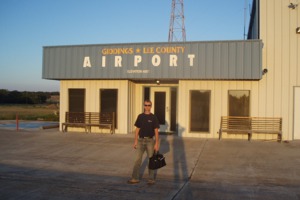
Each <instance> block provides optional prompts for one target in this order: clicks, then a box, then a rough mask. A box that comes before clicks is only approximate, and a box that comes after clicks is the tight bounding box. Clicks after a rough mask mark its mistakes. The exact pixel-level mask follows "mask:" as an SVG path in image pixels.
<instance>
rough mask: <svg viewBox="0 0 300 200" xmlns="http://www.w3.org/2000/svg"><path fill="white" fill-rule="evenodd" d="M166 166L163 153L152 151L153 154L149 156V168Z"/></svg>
mask: <svg viewBox="0 0 300 200" xmlns="http://www.w3.org/2000/svg"><path fill="white" fill-rule="evenodd" d="M163 166H166V160H165V157H164V155H162V154H160V153H159V152H154V153H153V156H152V157H151V158H149V166H148V167H149V169H159V168H162V167H163Z"/></svg>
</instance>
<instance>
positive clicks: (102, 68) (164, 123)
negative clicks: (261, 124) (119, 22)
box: [43, 0, 300, 140]
mask: <svg viewBox="0 0 300 200" xmlns="http://www.w3.org/2000/svg"><path fill="white" fill-rule="evenodd" d="M299 9H300V8H296V9H291V8H290V7H289V3H288V2H287V1H284V0H281V1H278V0H272V1H268V4H267V1H266V0H254V1H253V10H252V14H251V22H250V28H249V34H248V40H236V41H193V42H182V43H173V42H172V43H167V42H166V43H130V44H92V45H71V46H47V47H44V49H43V78H45V79H51V80H59V81H60V124H61V123H63V122H64V120H65V114H66V112H115V113H116V115H115V116H116V125H115V127H116V129H115V133H117V134H128V133H132V132H133V131H134V130H135V127H134V122H135V120H136V117H137V115H138V114H139V113H141V112H143V101H144V100H145V99H150V100H151V101H152V102H153V107H152V112H154V113H155V114H156V115H157V116H158V118H159V121H160V124H161V128H160V131H161V132H173V133H174V134H177V135H179V136H182V137H200V138H218V137H219V135H218V131H219V128H220V120H221V116H254V117H282V132H283V139H284V140H293V139H300V70H299V69H300V68H299V67H300V66H299V57H300V39H299V37H300V34H297V32H296V28H297V27H296V25H297V23H296V22H297V20H298V22H299V21H300V20H299V17H300V15H299ZM275 19H276V20H275ZM298 25H299V24H298ZM60 128H61V127H60ZM72 130H74V131H83V130H82V129H80V128H73V129H72ZM92 131H93V132H103V130H100V129H98V128H97V127H93V129H92ZM223 137H224V138H226V137H227V138H244V137H247V136H244V135H240V134H225V135H224V136H223ZM275 138H277V136H276V135H275V134H274V135H273V134H259V135H253V139H275Z"/></svg>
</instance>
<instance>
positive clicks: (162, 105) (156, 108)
mask: <svg viewBox="0 0 300 200" xmlns="http://www.w3.org/2000/svg"><path fill="white" fill-rule="evenodd" d="M150 100H151V101H152V109H153V110H152V111H153V113H154V114H155V115H156V116H157V118H158V121H159V124H160V129H159V131H160V132H170V111H171V107H170V88H168V87H151V94H150Z"/></svg>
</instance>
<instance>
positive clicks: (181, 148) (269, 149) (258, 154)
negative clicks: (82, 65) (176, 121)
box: [0, 129, 300, 199]
mask: <svg viewBox="0 0 300 200" xmlns="http://www.w3.org/2000/svg"><path fill="white" fill-rule="evenodd" d="M160 144H161V147H160V152H161V153H163V154H164V155H165V156H166V161H167V166H166V167H164V168H162V169H159V170H157V175H156V178H157V180H156V183H155V185H151V186H148V185H147V175H148V171H147V158H146V155H144V161H143V163H142V167H141V182H140V183H139V184H136V185H128V184H127V180H128V179H129V178H130V176H131V172H132V166H133V161H134V156H135V154H134V153H135V151H134V149H133V148H132V146H133V135H108V134H84V133H67V134H64V133H61V132H58V130H57V129H50V130H35V131H26V130H22V131H18V132H16V131H12V130H0V198H1V199H116V198H118V199H300V190H299V188H300V170H299V166H300V159H299V158H300V157H299V155H300V141H293V142H289V143H281V144H280V143H277V142H275V141H252V142H248V141H246V140H226V139H224V140H222V141H219V140H215V139H208V140H206V139H198V138H180V137H177V136H166V135H164V136H161V141H160Z"/></svg>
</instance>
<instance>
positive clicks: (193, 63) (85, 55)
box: [43, 40, 262, 80]
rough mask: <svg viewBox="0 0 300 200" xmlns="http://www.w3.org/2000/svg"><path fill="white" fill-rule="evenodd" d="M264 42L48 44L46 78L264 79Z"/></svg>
mask: <svg viewBox="0 0 300 200" xmlns="http://www.w3.org/2000/svg"><path fill="white" fill-rule="evenodd" d="M261 57H262V42H261V41H260V40H243V41H214V42H185V43H137V44H109V45H78V46H53V47H44V52H43V78H45V79H57V80H59V79H139V80H140V79H216V80H223V79H224V80H226V79H230V80H236V79H241V80H243V79H248V80H251V79H255V80H258V79H261V76H262V73H261V70H262V67H261V62H262V61H261Z"/></svg>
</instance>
